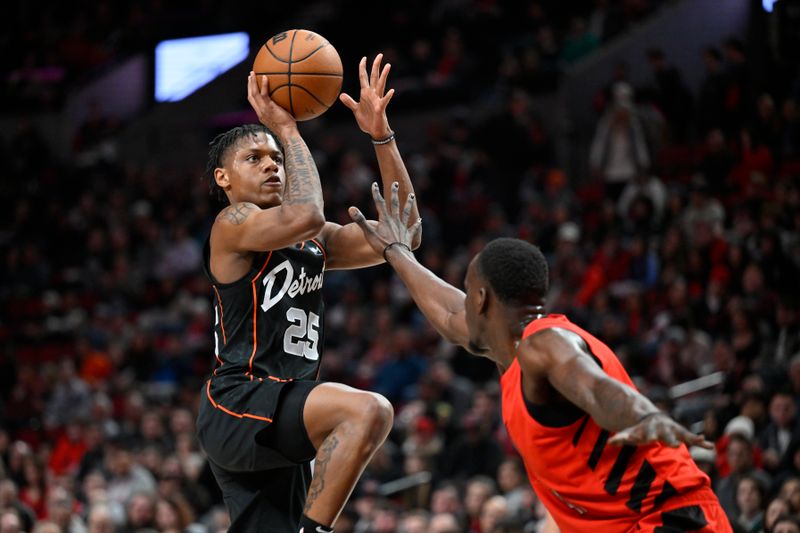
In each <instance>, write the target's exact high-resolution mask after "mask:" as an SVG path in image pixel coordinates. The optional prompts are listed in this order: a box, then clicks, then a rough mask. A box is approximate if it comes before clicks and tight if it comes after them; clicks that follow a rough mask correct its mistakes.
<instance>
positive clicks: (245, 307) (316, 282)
mask: <svg viewBox="0 0 800 533" xmlns="http://www.w3.org/2000/svg"><path fill="white" fill-rule="evenodd" d="M203 263H204V264H203V266H204V269H205V272H206V275H207V276H208V278H209V279H210V280H211V283H212V288H213V300H214V353H215V355H216V358H217V363H218V366H217V368H216V369H215V370H214V376H215V379H214V381H217V379H218V378H234V379H235V380H236V381H238V379H236V378H241V377H244V378H245V379H247V380H259V379H260V380H267V379H271V380H275V381H285V380H293V379H316V377H317V372H318V369H319V359H320V355H321V354H322V341H323V302H322V277H323V271H324V269H325V250H324V249H323V247H322V245H320V244H319V243H318V242H317V241H316V240H310V241H304V242H302V243H300V244H297V245H295V246H292V247H288V248H283V249H280V250H273V251H269V252H263V253H260V254H256V255H255V257H254V259H253V265H252V267H251V269H250V272H248V273H247V274H246V275H245V276H244V277H242V278H241V279H240V280H238V281H235V282H233V283H219V282H217V281H216V279H214V276H213V275H212V274H211V267H210V249H209V243H208V242H206V246H205V250H204V261H203ZM224 381H227V380H225V379H224Z"/></svg>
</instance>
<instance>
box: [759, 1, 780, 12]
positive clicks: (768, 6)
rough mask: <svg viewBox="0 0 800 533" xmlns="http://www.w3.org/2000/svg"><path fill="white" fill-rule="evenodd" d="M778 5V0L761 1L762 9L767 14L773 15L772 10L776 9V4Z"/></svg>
mask: <svg viewBox="0 0 800 533" xmlns="http://www.w3.org/2000/svg"><path fill="white" fill-rule="evenodd" d="M777 3H778V0H761V7H763V8H764V11H766V12H767V13H772V10H773V9H774V8H775V4H777Z"/></svg>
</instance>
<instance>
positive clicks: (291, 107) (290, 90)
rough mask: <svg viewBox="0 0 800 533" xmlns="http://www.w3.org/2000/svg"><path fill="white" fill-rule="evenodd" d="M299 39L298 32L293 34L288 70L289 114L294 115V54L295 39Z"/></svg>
mask: <svg viewBox="0 0 800 533" xmlns="http://www.w3.org/2000/svg"><path fill="white" fill-rule="evenodd" d="M295 37H297V30H295V31H294V32H292V40H291V42H290V43H289V64H288V65H287V68H288V69H289V70H288V71H287V72H286V74H287V75H288V76H289V113H291V114H292V115H294V101H293V98H292V53H293V51H294V38H295Z"/></svg>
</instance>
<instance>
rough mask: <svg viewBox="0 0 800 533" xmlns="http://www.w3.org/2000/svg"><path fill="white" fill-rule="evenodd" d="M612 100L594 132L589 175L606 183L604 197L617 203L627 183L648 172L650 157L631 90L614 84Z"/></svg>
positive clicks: (619, 84)
mask: <svg viewBox="0 0 800 533" xmlns="http://www.w3.org/2000/svg"><path fill="white" fill-rule="evenodd" d="M613 97H614V100H613V103H612V105H611V106H610V107H609V109H608V110H607V111H606V112H605V114H604V115H603V116H602V118H601V119H600V121H599V122H598V124H597V128H596V129H595V133H594V139H593V140H592V146H591V149H590V155H589V161H590V166H591V168H592V171H593V172H595V173H596V175H598V176H599V177H601V178H602V180H603V182H604V183H605V186H606V197H607V198H609V199H611V200H612V201H616V200H617V198H619V196H620V194H621V193H622V190H623V188H624V187H625V185H626V184H627V183H628V182H630V181H631V180H633V179H634V178H635V177H636V176H638V175H640V174H642V173H645V172H647V170H648V169H649V167H650V154H649V153H648V148H647V143H646V141H645V137H644V131H643V129H642V124H641V121H640V120H639V118H638V116H637V114H636V108H635V106H634V104H633V94H632V90H631V87H630V86H629V85H628V84H626V83H618V84H616V85H615V86H614V89H613Z"/></svg>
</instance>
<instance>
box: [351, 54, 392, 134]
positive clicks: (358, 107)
mask: <svg viewBox="0 0 800 533" xmlns="http://www.w3.org/2000/svg"><path fill="white" fill-rule="evenodd" d="M382 61H383V54H378V55H377V56H375V60H374V61H373V62H372V70H371V72H370V75H369V76H367V58H366V57H362V58H361V62H359V64H358V81H359V83H360V85H361V96H360V99H359V101H358V102H356V101H355V100H353V98H352V97H351V96H350V95H349V94H347V93H342V94H341V95H339V100H341V101H342V103H343V104H344V105H345V106H347V108H348V109H350V111H352V112H353V115H355V117H356V122H357V123H358V127H359V128H361V131H363V132H364V133H366V134H367V135H369V136H370V137H372V138H373V139H375V140H380V139H385V138H387V137H389V135H391V133H392V131H391V129H390V128H389V120H388V119H387V118H386V106H388V105H389V101H390V100H391V99H392V96H394V89H389V90H388V91H386V80H387V78H388V77H389V70H391V68H392V66H391V65H390V64H389V63H386V64H385V65H384V66H383V68H381V62H382Z"/></svg>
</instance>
